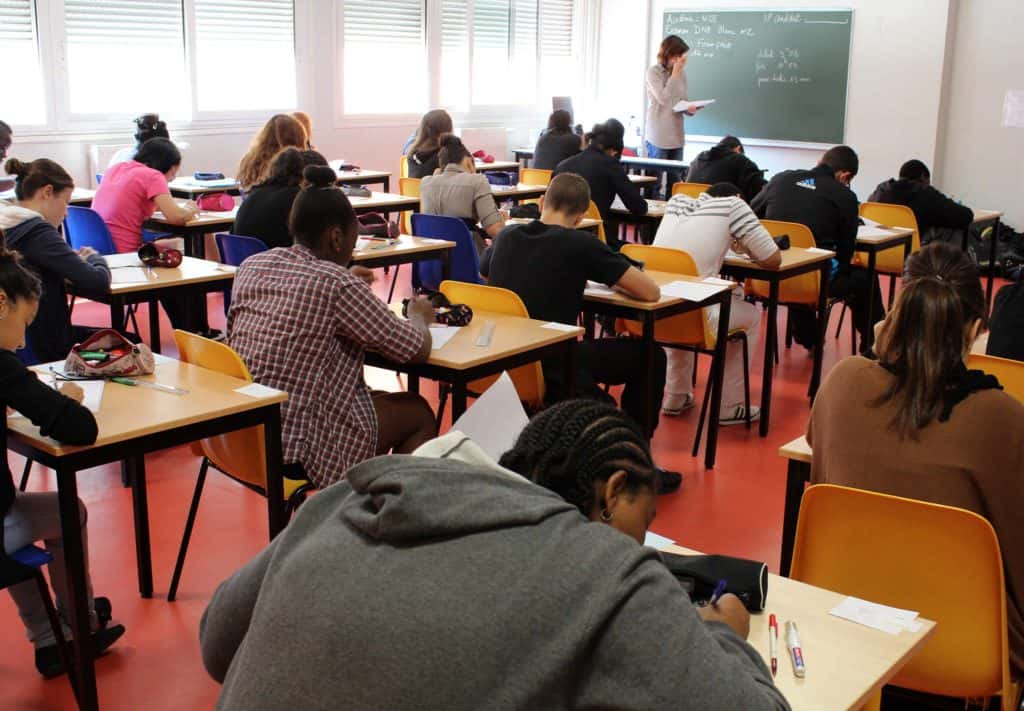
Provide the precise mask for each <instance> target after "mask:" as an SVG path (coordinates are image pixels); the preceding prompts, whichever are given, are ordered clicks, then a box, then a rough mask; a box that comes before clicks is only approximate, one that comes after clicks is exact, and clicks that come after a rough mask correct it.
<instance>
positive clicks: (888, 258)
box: [853, 202, 921, 309]
mask: <svg viewBox="0 0 1024 711" xmlns="http://www.w3.org/2000/svg"><path fill="white" fill-rule="evenodd" d="M860 216H861V217H866V218H868V219H869V220H874V221H875V222H877V223H879V224H881V225H885V226H887V227H906V228H908V229H911V230H914V236H913V237H912V238H911V243H910V253H911V254H915V253H917V252H919V251H920V250H921V232H920V230H918V228H917V218H916V217H914V211H913V210H911V209H910V208H909V207H907V206H906V205H888V204H886V203H881V202H864V203H861V205H860ZM903 255H904V251H903V245H900V246H899V247H893V248H892V249H886V250H883V251H881V252H879V253H878V255H877V256H876V257H875V269H876V270H877V271H878V273H879V274H887V275H888V276H889V308H890V309H891V308H892V304H893V301H894V300H895V298H896V277H902V276H903ZM853 263H854V264H856V265H857V266H860V267H867V265H868V255H867V254H865V253H863V252H856V253H855V254H854V255H853Z"/></svg>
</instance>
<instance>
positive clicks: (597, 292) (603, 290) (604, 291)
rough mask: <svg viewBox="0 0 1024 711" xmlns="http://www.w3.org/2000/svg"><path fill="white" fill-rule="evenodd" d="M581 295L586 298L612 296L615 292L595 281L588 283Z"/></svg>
mask: <svg viewBox="0 0 1024 711" xmlns="http://www.w3.org/2000/svg"><path fill="white" fill-rule="evenodd" d="M583 293H584V294H586V295H588V296H613V295H614V294H615V290H614V289H610V288H608V287H607V286H605V285H604V284H598V283H597V282H596V281H588V282H587V285H586V286H585V287H584V288H583Z"/></svg>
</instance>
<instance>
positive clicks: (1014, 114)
mask: <svg viewBox="0 0 1024 711" xmlns="http://www.w3.org/2000/svg"><path fill="white" fill-rule="evenodd" d="M1003 127H1004V128H1024V89H1010V90H1009V91H1008V92H1006V97H1005V98H1004V99H1003Z"/></svg>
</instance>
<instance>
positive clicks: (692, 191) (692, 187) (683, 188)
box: [672, 181, 711, 198]
mask: <svg viewBox="0 0 1024 711" xmlns="http://www.w3.org/2000/svg"><path fill="white" fill-rule="evenodd" d="M710 187H711V183H687V182H685V181H683V182H678V183H673V184H672V194H673V195H680V194H682V195H688V196H689V197H692V198H696V197H700V195H701V193H706V192H707V190H708V188H710Z"/></svg>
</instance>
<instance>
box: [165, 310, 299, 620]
mask: <svg viewBox="0 0 1024 711" xmlns="http://www.w3.org/2000/svg"><path fill="white" fill-rule="evenodd" d="M174 343H175V345H177V347H178V354H179V357H180V358H181V360H182V361H183V362H185V363H191V364H192V365H197V366H199V367H201V368H206V369H207V370H213V371H216V372H218V373H224V374H225V375H230V376H231V377H233V378H238V379H240V380H245V381H248V382H252V375H250V374H249V369H248V368H247V367H246V366H245V363H244V362H243V361H242V358H241V357H240V356H239V355H238V354H237V353H235V351H233V350H232V349H231V348H230V346H228V345H227V344H225V343H219V342H217V341H213V340H210V339H209V338H203V337H202V336H198V335H196V334H194V333H189V332H188V331H181V330H175V331H174ZM196 444H197V445H198V450H199V451H198V452H197V451H196V447H195V446H193V452H194V453H197V454H202V456H203V461H202V463H201V464H200V466H199V476H198V477H196V487H195V491H194V492H193V494H192V505H191V507H190V508H189V511H188V519H187V521H186V523H185V532H184V534H183V535H182V538H181V547H180V548H179V550H178V559H177V562H176V563H175V565H174V575H173V576H172V577H171V587H170V588H169V589H168V591H167V600H168V601H171V602H173V601H174V598H175V596H176V595H177V592H178V582H179V581H180V579H181V571H182V568H183V567H184V565H185V554H186V553H187V552H188V543H189V539H190V538H191V537H192V526H193V525H194V524H195V519H196V512H197V510H198V509H199V499H200V497H201V496H202V494H203V484H204V483H205V482H206V472H207V470H208V469H209V467H210V465H211V464H212V465H213V466H214V467H215V468H216V469H219V470H220V471H221V472H223V473H224V474H227V475H228V476H229V477H231V478H232V479H234V480H235V481H237V482H239V483H240V484H242V485H243V486H245V487H246V488H248V489H252V490H253V491H256V492H258V493H260V494H262V495H263V496H266V495H267V458H266V457H267V455H266V448H265V446H264V442H263V427H249V428H247V429H244V430H238V431H236V432H229V433H228V434H223V435H217V436H216V437H207V438H206V439H202V440H200V441H199V442H197V443H196ZM313 488H314V487H313V485H312V484H310V482H308V481H306V480H305V479H288V478H286V479H285V480H284V498H285V501H286V504H287V509H286V510H287V513H288V514H289V515H291V513H292V512H294V511H295V509H297V508H298V507H299V505H300V504H301V503H302V501H304V500H305V497H306V494H307V493H308V492H309V491H311V490H312V489H313Z"/></svg>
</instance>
